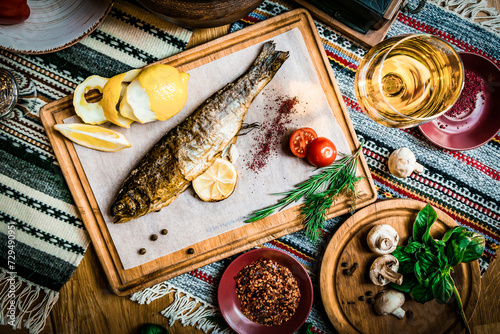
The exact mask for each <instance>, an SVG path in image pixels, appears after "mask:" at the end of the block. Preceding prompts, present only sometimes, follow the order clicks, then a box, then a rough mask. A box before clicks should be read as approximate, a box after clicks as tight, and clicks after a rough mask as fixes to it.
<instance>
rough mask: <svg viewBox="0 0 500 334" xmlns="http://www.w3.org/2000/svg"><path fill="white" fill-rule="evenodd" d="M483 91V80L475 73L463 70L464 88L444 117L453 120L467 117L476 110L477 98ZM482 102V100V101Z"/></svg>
mask: <svg viewBox="0 0 500 334" xmlns="http://www.w3.org/2000/svg"><path fill="white" fill-rule="evenodd" d="M484 89H485V82H484V80H483V79H482V78H481V77H479V76H478V75H477V74H476V73H475V72H473V71H469V70H465V79H464V88H463V89H462V93H461V95H460V97H459V98H458V100H457V102H456V103H455V104H454V105H453V107H452V108H451V109H450V110H448V111H447V112H446V113H445V115H446V116H447V117H449V118H453V119H463V118H465V117H467V116H469V115H470V114H471V113H472V112H473V111H474V109H475V108H476V102H477V99H478V97H479V96H480V95H481V94H483V93H482V92H483V91H484ZM483 100H484V99H483Z"/></svg>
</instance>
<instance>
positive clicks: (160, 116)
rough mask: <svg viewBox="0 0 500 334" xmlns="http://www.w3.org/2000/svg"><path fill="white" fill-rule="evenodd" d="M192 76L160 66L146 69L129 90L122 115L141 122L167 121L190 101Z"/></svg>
mask: <svg viewBox="0 0 500 334" xmlns="http://www.w3.org/2000/svg"><path fill="white" fill-rule="evenodd" d="M188 81H189V74H187V73H184V72H179V71H178V70H177V69H176V68H175V67H173V66H170V65H164V64H157V65H153V66H150V67H146V68H145V69H143V70H142V71H141V72H140V73H139V75H138V76H137V78H135V79H134V80H133V81H132V82H131V83H130V84H129V85H128V87H127V90H126V92H125V95H124V96H123V99H122V101H121V103H120V113H121V114H122V115H123V116H124V117H127V118H129V119H132V120H134V121H137V122H140V123H147V122H152V121H156V120H159V121H165V120H167V119H169V118H171V117H172V116H174V115H175V114H177V113H178V112H179V111H181V109H182V108H183V107H184V105H185V104H186V101H187V95H188V94H187V83H188Z"/></svg>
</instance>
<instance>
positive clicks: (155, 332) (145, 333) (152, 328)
mask: <svg viewBox="0 0 500 334" xmlns="http://www.w3.org/2000/svg"><path fill="white" fill-rule="evenodd" d="M140 334H168V330H167V329H166V328H165V327H163V326H162V325H156V324H144V325H143V326H142V327H141V332H140Z"/></svg>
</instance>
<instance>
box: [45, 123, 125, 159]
mask: <svg viewBox="0 0 500 334" xmlns="http://www.w3.org/2000/svg"><path fill="white" fill-rule="evenodd" d="M54 128H55V129H56V130H57V131H59V132H60V133H61V134H62V135H63V136H65V137H66V138H68V139H69V140H71V141H72V142H74V143H76V144H79V145H82V146H85V147H88V148H92V149H94V150H99V151H105V152H116V151H119V150H122V149H124V148H127V147H130V146H131V145H130V143H129V141H128V140H127V139H126V138H125V136H124V135H123V134H121V133H120V132H116V131H113V130H110V129H108V128H105V127H102V126H97V125H90V124H80V123H72V124H56V125H54Z"/></svg>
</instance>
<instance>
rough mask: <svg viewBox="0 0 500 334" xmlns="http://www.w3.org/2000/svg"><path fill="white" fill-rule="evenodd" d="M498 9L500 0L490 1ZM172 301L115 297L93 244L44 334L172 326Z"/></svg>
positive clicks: (496, 327) (484, 301)
mask: <svg viewBox="0 0 500 334" xmlns="http://www.w3.org/2000/svg"><path fill="white" fill-rule="evenodd" d="M488 2H489V3H490V5H492V6H494V7H495V8H497V9H498V10H500V0H488ZM228 30H229V26H223V27H218V28H210V29H196V30H195V31H194V33H193V36H192V38H191V40H190V42H189V45H188V48H189V47H193V46H196V45H199V44H202V43H204V42H207V41H210V40H212V39H214V38H217V37H219V36H222V35H224V34H227V32H228ZM172 301H173V295H172V294H171V295H169V296H165V297H163V298H160V299H157V300H155V301H153V302H152V303H151V304H149V305H139V304H137V303H135V302H132V301H130V300H129V299H128V298H126V297H118V296H116V295H114V294H113V293H112V292H111V290H110V289H109V287H108V283H107V280H106V276H105V274H104V272H103V270H102V268H101V265H100V263H99V261H98V259H97V256H96V253H95V250H94V248H93V246H92V245H90V247H89V249H88V250H87V252H86V253H85V256H84V258H83V260H82V262H81V263H80V265H79V266H78V268H77V270H76V271H75V273H74V275H73V276H72V277H71V279H70V280H69V281H68V282H67V283H66V285H65V286H64V287H63V288H62V289H61V291H60V295H59V300H58V302H57V303H56V304H55V306H54V308H53V309H52V312H51V314H50V318H49V319H48V321H47V324H46V326H45V328H44V330H43V331H42V332H41V333H43V334H73V333H81V334H87V333H89V334H100V333H103V334H115V333H120V334H135V333H139V328H140V327H141V326H142V325H143V324H145V323H155V324H161V325H164V326H165V327H168V322H167V319H166V318H165V317H163V316H162V315H161V314H160V311H161V310H163V309H165V308H166V307H167V306H168V305H169V304H170V303H171V302H172ZM470 324H471V328H472V331H473V333H474V334H483V333H484V334H493V333H500V261H498V260H497V261H494V262H493V263H492V264H491V265H490V267H489V269H488V270H487V272H486V274H485V275H484V277H483V278H482V280H481V294H480V299H479V303H478V305H477V308H476V311H475V312H474V315H473V317H472V319H470ZM7 333H9V334H25V333H28V331H26V330H16V331H14V330H12V329H11V328H10V326H0V334H7ZM169 333H171V334H178V333H188V334H189V333H196V334H201V333H203V332H202V331H201V330H197V329H196V328H193V327H183V326H182V325H181V324H180V323H179V322H178V321H177V322H176V323H175V324H174V325H173V326H172V327H169Z"/></svg>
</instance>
